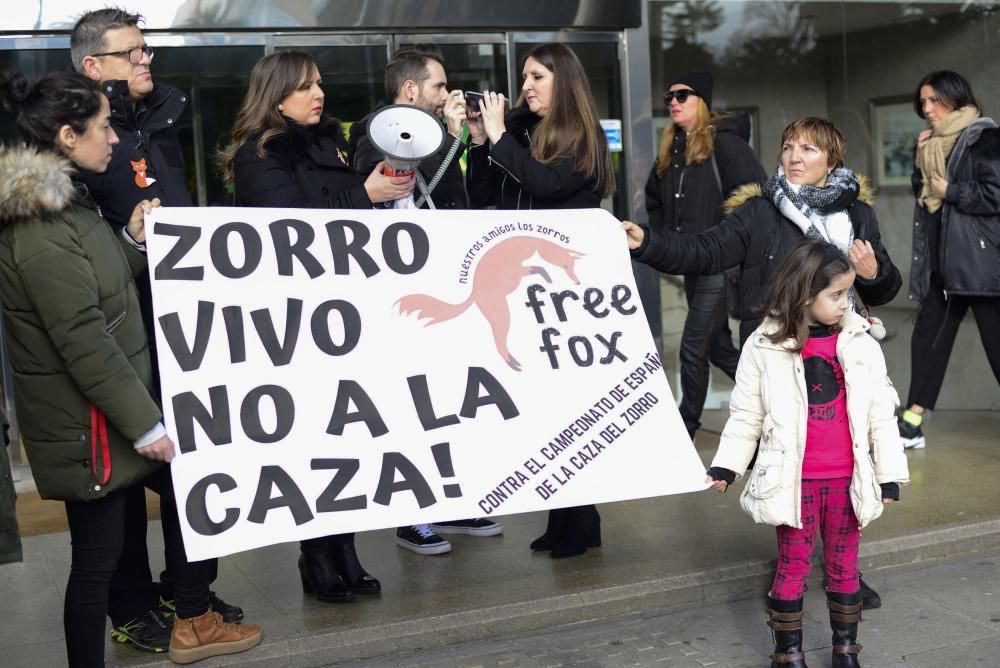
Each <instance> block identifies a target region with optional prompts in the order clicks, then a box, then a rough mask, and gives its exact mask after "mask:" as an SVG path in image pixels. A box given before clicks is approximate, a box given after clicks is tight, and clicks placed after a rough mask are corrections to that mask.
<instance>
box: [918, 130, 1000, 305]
mask: <svg viewBox="0 0 1000 668" xmlns="http://www.w3.org/2000/svg"><path fill="white" fill-rule="evenodd" d="M947 171H948V175H947V177H946V178H947V180H948V189H947V190H946V191H945V200H944V205H943V206H942V207H941V208H940V209H939V210H938V211H937V213H936V214H932V213H930V212H929V211H927V209H925V208H924V207H922V206H920V204H919V203H918V204H916V205H915V207H914V213H913V255H912V257H913V264H912V265H911V267H910V294H909V297H910V299H913V300H917V301H920V300H922V299H923V298H924V297H926V296H927V291H928V289H929V285H930V274H931V271H932V270H933V271H934V272H935V273H936V274H937V275H938V278H939V280H940V282H941V284H942V285H943V286H944V289H945V291H947V292H950V293H952V294H956V295H968V296H977V297H998V296H1000V128H997V126H996V124H995V123H994V122H993V121H992V120H991V119H988V118H987V119H983V118H981V119H979V120H978V121H976V122H975V123H973V124H972V125H970V126H969V127H968V128H966V130H965V132H963V133H962V135H961V136H960V137H959V139H958V142H956V144H955V147H954V148H953V149H952V154H951V155H950V156H949V157H948V164H947ZM912 181H913V193H914V195H915V196H917V197H919V195H920V191H921V189H922V187H923V178H922V175H921V173H920V170H919V169H914V172H913V179H912ZM932 254H936V255H937V257H932Z"/></svg>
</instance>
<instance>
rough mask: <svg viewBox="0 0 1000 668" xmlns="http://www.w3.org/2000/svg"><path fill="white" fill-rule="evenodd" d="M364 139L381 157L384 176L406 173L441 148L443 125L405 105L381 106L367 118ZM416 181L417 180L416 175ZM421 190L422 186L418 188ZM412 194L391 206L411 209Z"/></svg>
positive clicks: (409, 172) (403, 174)
mask: <svg viewBox="0 0 1000 668" xmlns="http://www.w3.org/2000/svg"><path fill="white" fill-rule="evenodd" d="M368 138H369V139H370V140H371V142H372V145H373V146H374V147H375V150H377V151H378V152H379V153H381V154H382V155H383V156H384V157H385V168H384V169H383V170H382V173H383V174H385V175H386V176H409V175H411V174H413V173H414V172H416V171H417V165H419V164H420V161H421V160H425V159H426V158H429V157H430V156H432V155H434V154H435V153H437V152H438V151H440V150H441V145H442V144H444V126H442V125H441V121H439V120H438V119H437V118H435V117H434V116H433V115H432V114H429V113H427V112H426V111H424V110H423V109H420V108H418V107H412V106H410V105H406V104H392V105H389V106H387V107H382V108H381V109H379V110H378V111H377V112H375V113H374V114H373V115H372V117H371V119H369V121H368ZM417 179H418V182H420V181H421V179H420V175H419V174H417ZM421 190H423V187H422V188H421ZM414 206H415V203H414V201H413V195H412V194H410V195H408V196H407V197H405V198H403V199H400V200H396V204H395V208H397V209H411V208H414Z"/></svg>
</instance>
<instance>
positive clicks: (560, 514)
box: [531, 508, 570, 550]
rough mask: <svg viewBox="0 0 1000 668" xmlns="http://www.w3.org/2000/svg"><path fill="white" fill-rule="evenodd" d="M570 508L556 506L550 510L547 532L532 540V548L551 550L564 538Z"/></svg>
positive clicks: (546, 526) (546, 525)
mask: <svg viewBox="0 0 1000 668" xmlns="http://www.w3.org/2000/svg"><path fill="white" fill-rule="evenodd" d="M569 514H570V513H569V510H568V509H566V508H556V509H555V510H550V511H549V520H548V522H547V523H546V524H545V533H543V534H542V535H541V536H539V537H538V538H536V539H535V540H533V541H531V549H532V550H551V549H552V548H554V547H555V546H556V545H557V544H558V543H559V541H560V540H561V539H562V536H563V533H565V532H566V522H567V521H568V520H569Z"/></svg>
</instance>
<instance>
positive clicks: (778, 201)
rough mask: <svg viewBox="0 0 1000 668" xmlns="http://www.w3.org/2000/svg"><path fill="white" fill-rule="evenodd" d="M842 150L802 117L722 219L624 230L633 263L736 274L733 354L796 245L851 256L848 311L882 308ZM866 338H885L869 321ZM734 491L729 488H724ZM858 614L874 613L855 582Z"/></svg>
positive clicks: (862, 204)
mask: <svg viewBox="0 0 1000 668" xmlns="http://www.w3.org/2000/svg"><path fill="white" fill-rule="evenodd" d="M845 148H846V141H845V139H844V135H843V134H841V132H840V131H839V130H838V129H837V128H836V127H834V125H833V123H831V122H830V121H827V120H825V119H822V118H815V117H807V118H800V119H798V120H797V121H794V122H792V123H791V124H789V125H788V127H786V128H785V130H784V132H782V134H781V164H779V165H778V167H777V168H776V169H775V171H774V174H773V175H772V176H771V178H770V179H768V182H767V184H766V185H765V186H764V188H763V189H761V187H760V186H759V185H757V184H748V185H745V186H742V187H741V188H738V189H737V190H736V191H735V192H734V193H733V194H732V195H731V196H730V197H729V199H728V200H727V201H726V205H725V210H726V217H725V218H723V219H722V222H720V223H719V224H718V225H715V226H714V227H710V228H709V229H707V230H705V231H704V232H701V233H699V234H678V233H676V232H673V231H671V230H668V229H663V228H658V229H650V228H646V227H643V226H640V225H636V224H634V223H630V222H626V223H625V231H626V233H627V236H628V246H629V249H630V250H631V251H632V257H633V259H635V260H637V261H639V262H644V263H645V264H648V265H650V266H651V267H653V268H654V269H656V270H657V271H661V272H663V273H667V274H717V273H719V272H721V271H725V270H726V269H729V268H731V267H739V268H740V281H739V293H740V347H742V346H743V344H744V343H745V342H746V340H747V338H748V337H749V336H750V334H752V333H753V331H754V330H755V329H757V326H758V325H760V323H761V321H762V320H763V314H762V313H761V312H760V309H761V307H762V306H763V303H764V298H765V292H766V289H767V285H768V282H769V279H770V278H771V275H772V274H773V273H774V272H776V271H777V270H778V268H779V267H781V264H782V262H783V261H784V260H785V258H786V257H787V256H788V255H789V254H790V253H791V252H792V251H793V250H794V249H795V248H796V247H797V246H798V245H799V244H800V243H801V242H802V240H803V239H823V240H825V241H828V242H829V243H832V244H834V245H836V246H837V247H838V248H840V249H841V250H842V251H843V252H844V254H845V255H847V256H849V257H850V259H851V262H852V263H853V264H854V267H855V268H856V269H857V275H856V278H855V280H854V286H853V288H852V293H853V294H851V295H850V301H851V304H852V305H853V307H854V308H855V309H856V310H858V311H861V310H863V308H864V305H865V304H867V305H870V306H879V305H881V304H885V303H888V302H889V301H891V300H892V298H893V297H895V296H896V293H897V292H899V288H900V286H901V285H902V279H901V278H900V275H899V270H898V269H897V268H896V266H895V265H894V264H893V263H892V259H891V258H890V257H889V253H888V252H887V251H886V249H885V247H884V246H883V245H882V236H881V234H880V232H879V226H878V220H877V219H876V217H875V211H874V210H873V209H872V207H871V203H872V191H871V187H870V186H869V184H868V181H867V179H865V178H864V177H863V176H861V175H858V174H855V173H854V172H852V171H851V170H850V169H847V168H846V167H844V154H845ZM870 331H871V334H872V335H873V336H875V337H876V338H881V337H882V336H884V335H885V329H884V328H883V327H882V326H881V323H880V322H878V321H877V319H875V321H874V322H873V323H872V326H871V330H870ZM730 482H732V481H730ZM860 596H861V599H862V602H863V603H864V607H865V608H876V607H878V606H879V605H881V599H880V598H879V595H878V594H877V593H876V592H875V591H874V590H873V589H871V588H870V587H868V585H866V584H865V583H864V581H863V580H862V581H861V591H860Z"/></svg>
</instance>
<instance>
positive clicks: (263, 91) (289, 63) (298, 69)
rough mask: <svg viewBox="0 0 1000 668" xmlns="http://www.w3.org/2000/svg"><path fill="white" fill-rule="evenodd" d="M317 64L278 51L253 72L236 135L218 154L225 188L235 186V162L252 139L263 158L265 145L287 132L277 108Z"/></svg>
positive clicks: (295, 53)
mask: <svg viewBox="0 0 1000 668" xmlns="http://www.w3.org/2000/svg"><path fill="white" fill-rule="evenodd" d="M313 67H316V61H315V60H313V57H312V56H310V55H309V54H306V53H302V52H301V51H279V52H277V53H272V54H271V55H269V56H264V57H263V58H261V59H260V60H258V61H257V63H256V64H255V65H254V66H253V70H251V71H250V87H249V88H248V89H247V94H246V97H244V98H243V105H242V106H241V107H240V113H239V114H238V115H237V116H236V123H234V124H233V134H232V139H231V140H230V142H229V145H228V146H227V147H226V148H225V149H224V150H222V151H219V153H218V156H217V157H216V166H217V167H218V169H219V172H220V173H221V174H222V180H223V181H224V182H225V183H226V185H231V184H232V182H233V160H235V158H236V152H237V151H239V150H240V148H241V147H242V146H243V144H245V143H246V142H247V140H248V139H249V138H250V137H252V136H253V135H255V134H257V133H259V134H260V137H259V138H258V139H257V155H258V156H260V157H264V145H265V144H267V142H268V141H269V140H270V139H272V138H273V137H276V136H278V135H280V134H283V133H285V132H287V131H288V121H287V120H286V119H285V117H284V115H283V114H282V113H281V111H279V110H278V105H279V104H280V103H281V101H282V100H284V99H285V98H286V97H288V96H289V95H290V94H291V93H292V92H293V91H294V90H295V89H296V88H298V87H299V85H300V84H301V83H302V81H303V80H304V79H305V78H306V77H308V76H309V72H311V71H312V68H313Z"/></svg>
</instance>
